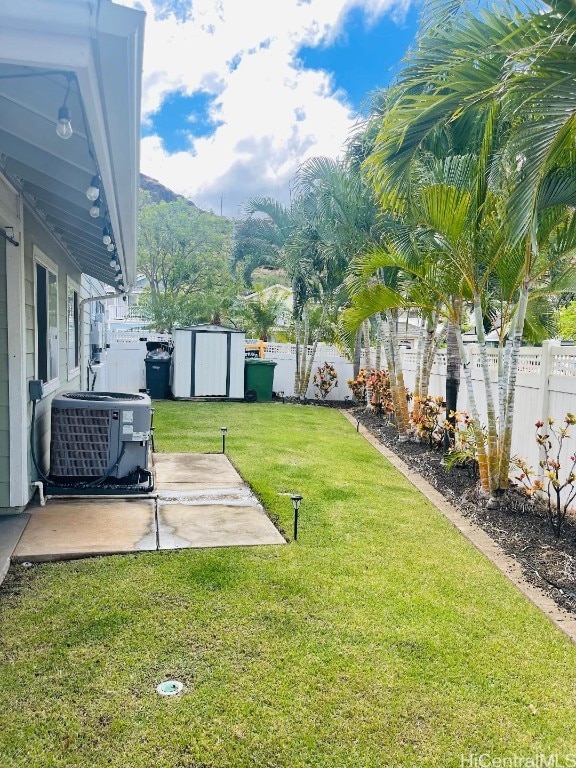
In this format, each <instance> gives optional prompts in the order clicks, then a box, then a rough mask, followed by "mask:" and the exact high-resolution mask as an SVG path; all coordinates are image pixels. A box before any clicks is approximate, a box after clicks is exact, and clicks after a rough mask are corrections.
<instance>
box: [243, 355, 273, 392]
mask: <svg viewBox="0 0 576 768" xmlns="http://www.w3.org/2000/svg"><path fill="white" fill-rule="evenodd" d="M274 368H276V363H275V362H274V361H273V360H256V359H250V358H248V359H247V360H245V361H244V397H245V399H246V400H249V401H250V402H254V401H255V400H257V401H258V402H267V401H270V400H272V386H273V384H274Z"/></svg>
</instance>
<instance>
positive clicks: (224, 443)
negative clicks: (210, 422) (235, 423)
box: [220, 427, 228, 453]
mask: <svg viewBox="0 0 576 768" xmlns="http://www.w3.org/2000/svg"><path fill="white" fill-rule="evenodd" d="M220 432H222V453H226V433H227V432H228V427H220Z"/></svg>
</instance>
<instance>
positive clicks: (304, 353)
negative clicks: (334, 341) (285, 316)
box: [296, 309, 310, 400]
mask: <svg viewBox="0 0 576 768" xmlns="http://www.w3.org/2000/svg"><path fill="white" fill-rule="evenodd" d="M302 319H303V323H302V324H303V338H302V349H301V351H300V374H299V378H298V388H297V391H296V395H297V396H298V397H299V398H300V400H303V399H304V398H305V397H306V390H304V391H302V386H303V384H304V379H305V378H306V360H307V357H308V342H309V340H310V318H309V317H308V312H307V310H306V309H304V312H303V313H302Z"/></svg>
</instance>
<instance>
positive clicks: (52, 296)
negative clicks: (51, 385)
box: [36, 262, 59, 383]
mask: <svg viewBox="0 0 576 768" xmlns="http://www.w3.org/2000/svg"><path fill="white" fill-rule="evenodd" d="M58 344H59V341H58V277H57V275H56V273H55V272H53V271H52V270H51V269H48V267H46V266H44V264H40V263H39V262H36V360H37V370H38V378H39V379H41V380H42V381H43V382H45V383H46V382H50V381H54V380H56V379H58Z"/></svg>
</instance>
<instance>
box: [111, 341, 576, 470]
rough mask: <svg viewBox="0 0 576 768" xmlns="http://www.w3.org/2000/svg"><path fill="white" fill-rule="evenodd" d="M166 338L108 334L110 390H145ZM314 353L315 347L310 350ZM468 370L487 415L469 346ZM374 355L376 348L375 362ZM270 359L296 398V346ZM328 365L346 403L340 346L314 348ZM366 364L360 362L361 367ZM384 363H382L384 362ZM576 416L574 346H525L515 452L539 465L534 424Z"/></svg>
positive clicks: (410, 374) (277, 382) (411, 358)
mask: <svg viewBox="0 0 576 768" xmlns="http://www.w3.org/2000/svg"><path fill="white" fill-rule="evenodd" d="M170 339H171V337H170V336H168V335H166V334H154V333H148V332H144V333H138V332H120V331H110V332H109V334H108V344H109V348H108V350H107V354H106V362H105V366H106V376H105V381H106V388H107V389H108V390H109V391H115V392H137V391H138V390H139V389H143V388H144V387H145V386H146V377H145V364H144V359H145V356H146V341H166V342H169V341H170ZM309 352H311V348H309ZM469 353H470V360H471V362H470V366H471V370H472V380H473V385H474V394H475V397H476V402H477V405H478V409H479V411H480V415H481V417H482V414H483V413H484V414H485V412H486V402H485V395H484V385H483V380H482V370H481V367H480V360H479V356H478V352H477V350H476V348H475V347H474V345H469ZM374 358H375V352H374V350H372V360H374ZM266 359H267V360H273V361H274V362H275V363H276V368H275V369H274V385H273V388H274V392H276V393H283V394H284V395H285V396H286V397H291V396H293V394H294V374H295V369H296V346H295V345H294V344H275V343H268V344H267V346H266ZM402 361H403V369H404V377H405V382H406V386H407V387H408V389H410V390H411V389H413V388H414V379H415V370H416V353H415V352H413V351H410V350H403V351H402ZM324 363H330V364H331V365H333V366H334V368H335V369H336V372H337V374H338V384H337V386H336V387H334V389H332V391H331V392H330V393H329V395H328V397H327V399H328V400H332V401H338V400H339V401H343V400H344V399H346V398H350V397H351V392H350V389H349V388H348V386H347V381H348V379H351V378H352V375H353V366H352V362H351V361H350V360H347V359H346V358H345V357H343V355H342V353H341V352H340V350H339V349H338V348H337V347H334V346H329V345H326V344H319V345H318V348H317V350H316V357H315V361H314V367H313V374H314V372H315V371H316V370H317V369H318V367H319V366H321V365H323V364H324ZM363 364H364V361H363V360H362V365H363ZM490 364H491V368H492V382H493V392H494V397H495V399H496V402H497V401H498V392H497V353H496V350H494V351H492V352H491V353H490ZM383 365H384V362H383ZM312 379H313V375H312V377H311V379H310V385H309V387H308V392H307V397H308V398H310V399H313V398H314V397H315V394H316V393H317V392H318V390H317V389H316V388H315V387H314V386H313V381H312ZM445 380H446V355H445V353H444V352H443V351H441V352H438V353H437V355H436V359H435V362H434V365H433V368H432V375H431V378H430V388H429V391H430V394H432V395H441V396H442V397H444V395H445ZM458 409H459V410H461V411H469V410H470V408H469V403H468V397H467V393H466V387H465V386H464V382H463V381H462V383H461V385H460V392H459V395H458ZM568 412H571V413H576V346H571V347H568V346H560V345H559V344H558V342H555V341H546V342H544V344H543V345H542V347H522V349H521V350H520V362H519V367H518V379H517V388H516V410H515V417H514V430H513V435H512V453H513V455H518V456H521V457H522V458H524V459H525V460H526V461H527V462H528V464H529V465H531V466H532V467H534V468H536V467H537V466H538V462H539V459H540V457H539V453H538V445H537V443H536V439H535V435H536V428H535V423H536V422H537V421H543V422H544V423H545V424H546V423H547V420H548V418H553V419H555V421H556V423H557V424H559V423H561V422H562V421H563V419H564V417H565V415H566V413H568ZM572 431H573V432H574V429H573V430H572ZM575 450H576V439H574V438H572V439H571V440H569V441H568V443H567V445H566V450H565V452H564V456H563V466H566V463H567V458H568V456H570V455H572V454H573V453H574V451H575Z"/></svg>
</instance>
